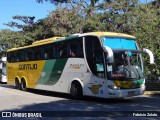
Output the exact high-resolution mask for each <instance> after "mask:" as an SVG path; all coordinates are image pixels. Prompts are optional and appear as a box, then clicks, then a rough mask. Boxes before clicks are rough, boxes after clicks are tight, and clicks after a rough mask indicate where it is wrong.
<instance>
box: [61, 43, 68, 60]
mask: <svg viewBox="0 0 160 120" xmlns="http://www.w3.org/2000/svg"><path fill="white" fill-rule="evenodd" d="M67 53H68V51H67V43H66V42H65V41H62V42H59V56H60V58H67V57H68V54H67Z"/></svg>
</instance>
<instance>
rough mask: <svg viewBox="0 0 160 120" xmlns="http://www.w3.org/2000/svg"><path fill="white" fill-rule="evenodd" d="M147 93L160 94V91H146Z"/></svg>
mask: <svg viewBox="0 0 160 120" xmlns="http://www.w3.org/2000/svg"><path fill="white" fill-rule="evenodd" d="M144 94H145V95H160V91H145V93H144Z"/></svg>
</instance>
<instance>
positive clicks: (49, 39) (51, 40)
mask: <svg viewBox="0 0 160 120" xmlns="http://www.w3.org/2000/svg"><path fill="white" fill-rule="evenodd" d="M61 38H64V37H52V38H48V39H44V40H40V41H35V42H33V43H32V44H31V45H27V46H23V47H18V48H11V49H8V50H7V52H9V51H15V50H19V49H24V48H30V47H33V46H39V45H43V44H48V43H52V42H54V41H56V40H57V39H61Z"/></svg>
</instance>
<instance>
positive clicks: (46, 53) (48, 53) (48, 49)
mask: <svg viewBox="0 0 160 120" xmlns="http://www.w3.org/2000/svg"><path fill="white" fill-rule="evenodd" d="M52 52H53V47H52V45H51V44H49V45H45V46H44V48H43V58H44V59H45V60H47V59H52V58H53V53H52Z"/></svg>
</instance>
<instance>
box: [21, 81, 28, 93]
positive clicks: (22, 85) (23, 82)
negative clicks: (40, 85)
mask: <svg viewBox="0 0 160 120" xmlns="http://www.w3.org/2000/svg"><path fill="white" fill-rule="evenodd" d="M21 90H22V91H27V85H26V81H25V80H24V79H22V81H21Z"/></svg>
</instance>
